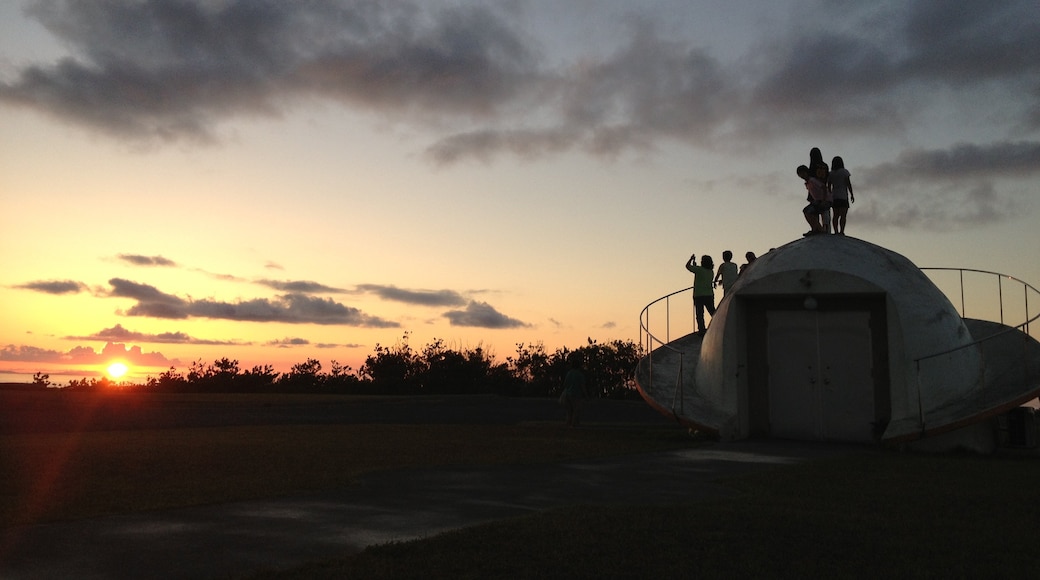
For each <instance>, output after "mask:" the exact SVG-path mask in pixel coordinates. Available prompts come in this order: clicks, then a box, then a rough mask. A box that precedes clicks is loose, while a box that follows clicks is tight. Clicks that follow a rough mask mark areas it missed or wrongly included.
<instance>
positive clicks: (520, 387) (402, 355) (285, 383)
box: [33, 333, 643, 399]
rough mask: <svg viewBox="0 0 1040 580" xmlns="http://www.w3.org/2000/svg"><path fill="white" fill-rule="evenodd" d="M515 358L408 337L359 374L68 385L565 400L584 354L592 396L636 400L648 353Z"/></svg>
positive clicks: (302, 367)
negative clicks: (638, 370)
mask: <svg viewBox="0 0 1040 580" xmlns="http://www.w3.org/2000/svg"><path fill="white" fill-rule="evenodd" d="M516 347H517V348H516V354H515V355H514V356H509V357H506V361H505V362H496V361H495V357H494V355H493V354H491V353H489V352H488V351H487V350H485V349H484V348H482V347H479V346H478V347H476V348H468V349H464V350H463V349H455V348H451V347H449V346H448V345H446V344H445V342H444V341H443V340H441V339H434V340H433V342H430V343H429V344H427V345H426V346H425V347H423V348H422V350H419V351H417V350H415V349H413V348H412V347H411V346H410V345H409V344H408V333H405V335H404V337H403V339H402V340H400V341H399V342H398V343H397V344H395V345H393V346H383V345H381V344H376V346H375V349H374V352H373V353H372V354H370V355H369V356H368V357H366V358H365V362H364V364H362V366H361V368H359V369H357V370H355V369H353V368H351V367H350V366H349V365H341V364H340V363H338V362H336V361H335V360H333V361H332V363H331V366H330V368H329V369H328V370H323V368H322V364H321V362H319V361H318V360H316V359H312V358H311V359H307V360H306V361H305V362H302V363H299V364H295V365H293V366H292V368H291V370H290V371H289V372H287V373H277V372H275V371H274V368H273V367H272V366H271V365H256V366H254V367H252V368H251V369H248V370H244V369H242V368H241V367H240V366H239V362H238V361H237V360H233V359H228V358H221V359H218V360H215V361H213V362H212V363H203V362H202V361H201V360H198V361H195V362H193V363H192V364H191V366H190V367H189V368H188V370H187V372H184V373H180V372H178V371H177V369H176V368H175V367H170V369H169V370H167V371H165V372H162V373H160V374H159V375H158V376H157V377H152V376H148V377H147V378H146V380H145V382H144V384H130V383H122V382H119V383H117V382H114V381H112V380H110V379H108V378H101V379H97V378H92V379H87V378H83V379H79V380H70V381H69V383H68V385H66V386H65V387H64V388H68V389H71V390H74V391H93V390H101V389H105V388H110V387H113V386H118V387H120V388H123V389H127V390H134V391H144V392H162V393H308V394H320V393H326V394H390V395H434V394H500V395H508V396H528V397H540V396H555V395H558V394H559V393H560V389H561V386H562V384H563V377H564V375H565V374H566V372H567V369H568V362H567V361H568V357H569V356H570V355H571V353H575V352H576V353H578V354H579V355H580V356H581V359H582V361H583V364H584V370H585V374H586V376H587V377H588V384H589V387H590V396H593V397H598V398H612V399H625V398H638V394H637V393H636V390H635V388H634V385H633V375H634V372H635V367H636V365H637V364H638V362H639V359H640V358H642V355H643V349H642V346H641V345H638V344H636V343H634V342H632V341H631V340H628V341H622V340H613V341H610V342H606V343H598V342H596V341H594V340H592V339H591V338H590V339H588V344H586V345H584V346H581V347H579V348H576V349H573V350H572V349H570V348H567V347H562V348H559V349H557V350H556V351H555V352H552V353H550V352H548V351H546V349H545V346H544V345H543V344H541V343H535V344H525V343H519V344H517V345H516ZM33 383H34V384H37V385H39V386H50V382H49V376H48V375H45V374H42V373H36V376H35V377H34V380H33Z"/></svg>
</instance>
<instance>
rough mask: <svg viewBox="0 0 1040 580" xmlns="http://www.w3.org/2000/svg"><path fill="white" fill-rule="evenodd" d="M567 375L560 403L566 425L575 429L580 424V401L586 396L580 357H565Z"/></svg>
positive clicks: (576, 355) (578, 355) (574, 355)
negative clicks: (564, 413) (565, 417)
mask: <svg viewBox="0 0 1040 580" xmlns="http://www.w3.org/2000/svg"><path fill="white" fill-rule="evenodd" d="M567 364H569V365H570V368H569V369H567V375H566V376H564V378H563V392H562V393H561V394H560V403H561V404H562V405H563V406H564V408H565V409H566V410H567V425H568V426H570V427H577V426H578V424H579V423H580V422H581V400H582V399H584V398H585V397H586V396H588V390H587V386H586V380H585V372H584V371H582V369H581V366H582V365H581V355H580V354H578V353H576V352H572V353H571V354H570V356H568V357H567Z"/></svg>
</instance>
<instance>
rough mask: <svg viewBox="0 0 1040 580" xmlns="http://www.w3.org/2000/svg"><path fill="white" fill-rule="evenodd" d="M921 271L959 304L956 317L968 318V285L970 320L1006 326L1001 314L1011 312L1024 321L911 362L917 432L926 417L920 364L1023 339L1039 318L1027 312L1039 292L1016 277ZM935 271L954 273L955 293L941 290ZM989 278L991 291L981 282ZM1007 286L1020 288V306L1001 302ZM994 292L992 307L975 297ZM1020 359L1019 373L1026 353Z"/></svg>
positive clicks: (964, 270) (980, 272) (1036, 301)
mask: <svg viewBox="0 0 1040 580" xmlns="http://www.w3.org/2000/svg"><path fill="white" fill-rule="evenodd" d="M921 271H922V272H924V273H925V275H927V276H928V277H929V278H930V279H931V280H932V282H933V283H935V285H936V286H937V287H938V288H939V290H940V291H942V292H943V293H944V294H946V297H947V298H949V299H950V302H953V303H954V305H955V306H956V303H957V302H958V301H959V303H960V310H959V311H958V312H959V314H960V316H961V318H962V319H964V318H968V314H969V312H968V307H967V305H968V298H969V297H968V296H967V290H966V289H967V288H968V287H969V286H972V287H973V292H974V294H973V295H971V296H970V298H971V302H972V307H973V310H972V311H971V315H972V316H971V318H975V319H978V320H986V321H989V322H999V323H1000V324H1002V325H1004V326H1007V323H1006V322H1005V321H1004V320H1005V314H1006V313H1007V312H1008V311H1011V312H1017V313H1021V317H1019V318H1016V320H1024V322H1021V323H1019V324H1017V325H1015V326H1008V327H1007V328H1004V329H1003V330H1000V331H998V332H995V333H993V334H991V335H989V336H986V337H983V338H979V339H977V340H975V341H973V342H971V343H969V344H965V345H962V346H958V347H955V348H951V349H947V350H943V351H941V352H936V353H932V354H929V355H925V356H922V357H918V358H916V359H914V368H915V371H916V373H917V376H916V379H917V407H918V421H919V423H920V428H921V431H922V432H923V431H925V426H926V418H925V414H924V404H923V396H922V393H921V390H922V388H921V385H922V376H923V375H924V373H925V370H923V368H922V363H925V362H927V361H936V363H938V359H939V358H940V357H951V356H957V353H959V352H961V351H963V350H965V349H969V348H977V347H979V345H981V344H983V343H985V342H988V341H991V340H996V339H997V338H1000V337H1002V336H1005V335H1008V334H1010V333H1013V332H1022V333H1023V334H1025V335H1026V336H1032V334H1031V332H1030V327H1031V325H1032V326H1033V328H1034V329H1035V328H1036V326H1037V325H1035V324H1034V323H1035V322H1036V321H1037V319H1040V310H1038V311H1037V313H1036V314H1031V312H1032V310H1031V306H1030V301H1029V297H1030V296H1031V295H1032V296H1033V300H1034V304H1040V290H1037V289H1036V288H1034V287H1033V286H1032V285H1031V284H1029V283H1028V282H1026V281H1024V280H1020V279H1018V278H1015V277H1014V276H1008V275H1007V274H1000V273H997V272H990V271H987V270H974V269H971V268H921ZM937 272H956V273H957V280H956V286H957V291H956V292H952V293H951V292H950V291H948V290H944V289H943V287H942V286H941V285H940V283H942V282H944V281H943V280H941V279H938V280H937V276H935V275H933V274H934V273H937ZM965 273H968V274H970V275H972V276H976V275H978V276H976V279H977V278H983V280H984V282H983V283H985V284H990V286H989V289H988V290H986V289H985V287H979V284H978V283H976V282H975V281H974V280H969V283H967V284H966V283H965V277H964V275H965ZM991 278H992V280H993V281H995V282H996V286H995V288H994V286H993V285H992V284H993V281H989V282H985V280H989V279H991ZM945 282H947V283H948V281H945ZM1007 283H1017V284H1019V285H1021V287H1022V301H1021V303H1017V304H1008V303H1007V302H1006V301H1005V299H1004V286H1005V284H1007ZM994 290H995V291H996V294H997V300H996V303H995V304H994V303H993V302H992V300H991V299H990V300H986V299H985V298H983V299H981V300H980V299H979V298H978V297H977V294H978V293H979V292H983V293H992V292H993V291H994ZM951 294H952V295H951ZM958 299H959V300H958ZM994 308H995V309H996V310H995V313H996V315H995V316H994V315H993V314H994ZM1022 356H1023V360H1022V365H1023V371H1024V370H1025V368H1026V360H1025V356H1026V354H1025V353H1024V352H1023V355H1022ZM982 364H983V365H985V364H986V362H985V360H983V361H982ZM937 366H939V367H941V365H937ZM933 368H934V367H933ZM940 372H941V371H940Z"/></svg>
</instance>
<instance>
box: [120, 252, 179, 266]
mask: <svg viewBox="0 0 1040 580" xmlns="http://www.w3.org/2000/svg"><path fill="white" fill-rule="evenodd" d="M116 257H117V258H119V259H120V260H123V261H124V262H129V263H131V264H133V265H135V266H176V265H177V263H176V262H174V261H173V260H170V259H167V258H164V257H162V256H140V255H137V254H119V255H118V256H116Z"/></svg>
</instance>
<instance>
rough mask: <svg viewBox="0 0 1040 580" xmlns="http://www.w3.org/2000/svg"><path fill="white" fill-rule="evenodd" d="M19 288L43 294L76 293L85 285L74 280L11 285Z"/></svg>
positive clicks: (85, 286) (83, 288)
mask: <svg viewBox="0 0 1040 580" xmlns="http://www.w3.org/2000/svg"><path fill="white" fill-rule="evenodd" d="M13 287H14V288H17V289H19V290H32V291H34V292H43V293H44V294H58V295H60V294H78V293H80V292H82V291H84V290H86V289H87V285H86V284H84V283H82V282H76V281H75V280H39V281H36V282H26V283H25V284H17V285H15V286H13Z"/></svg>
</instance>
